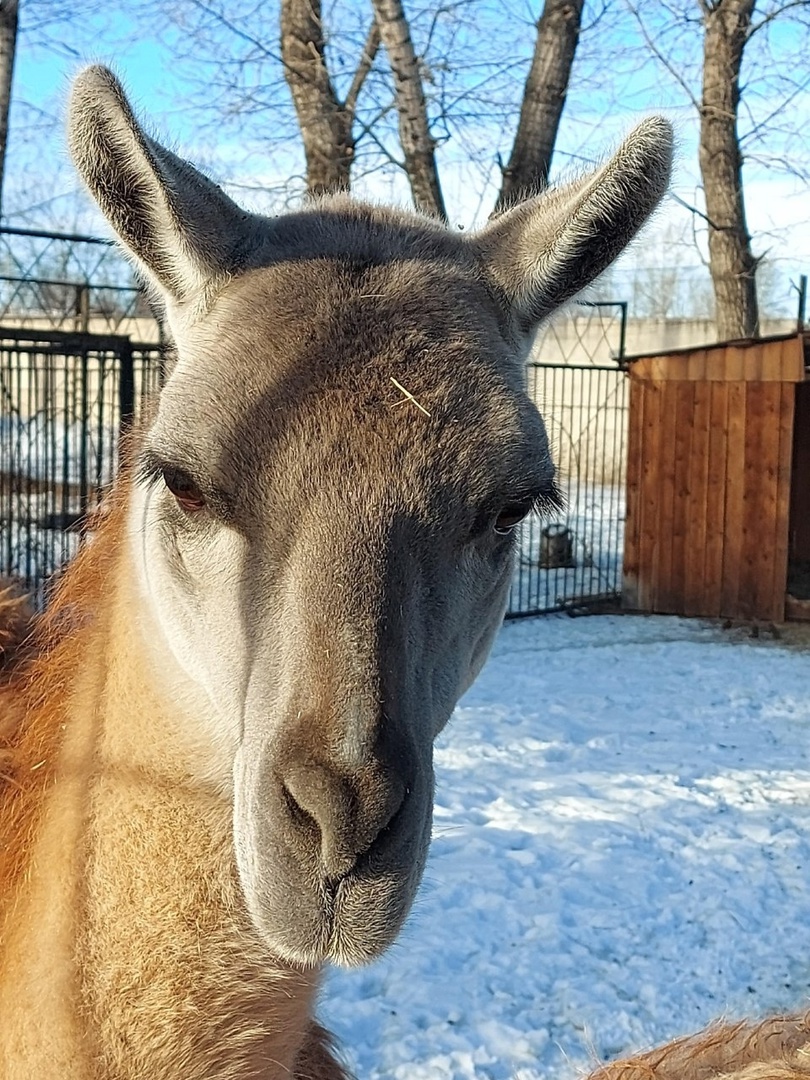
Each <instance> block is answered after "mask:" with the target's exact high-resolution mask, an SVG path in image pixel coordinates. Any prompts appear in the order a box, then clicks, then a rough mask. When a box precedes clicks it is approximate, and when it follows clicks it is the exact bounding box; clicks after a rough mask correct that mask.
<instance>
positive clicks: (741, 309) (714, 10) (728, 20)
mask: <svg viewBox="0 0 810 1080" xmlns="http://www.w3.org/2000/svg"><path fill="white" fill-rule="evenodd" d="M755 3H756V0H714V3H712V4H710V3H703V4H702V6H703V12H704V15H703V21H704V54H703V97H702V101H701V107H700V171H701V174H702V177H703V191H704V194H705V198H706V216H707V217H708V219H709V269H710V271H711V275H712V284H713V285H714V295H715V301H716V321H717V336H718V340H720V341H726V340H729V339H732V338H744V337H755V336H756V334H757V333H758V332H759V312H758V309H757V291H756V279H755V274H756V267H757V260H756V259H755V258H754V255H753V254H752V252H751V237H750V236H749V234H748V228H747V225H746V222H745V204H744V201H743V187H742V156H741V154H740V143H739V138H738V136H737V109H738V106H739V102H740V65H741V63H742V56H743V49H744V48H745V43H746V40H747V35H748V30H749V27H750V25H751V16H752V14H753V10H754V5H755Z"/></svg>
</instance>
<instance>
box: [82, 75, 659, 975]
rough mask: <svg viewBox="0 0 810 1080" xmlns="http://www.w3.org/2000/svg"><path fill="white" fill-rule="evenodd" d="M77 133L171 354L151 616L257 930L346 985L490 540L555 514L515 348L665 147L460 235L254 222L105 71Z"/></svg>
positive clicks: (383, 928)
mask: <svg viewBox="0 0 810 1080" xmlns="http://www.w3.org/2000/svg"><path fill="white" fill-rule="evenodd" d="M69 137H70V145H71V150H72V153H73V156H74V160H75V162H76V165H77V167H78V169H79V171H80V173H81V174H82V176H83V178H84V179H85V181H86V183H87V184H88V186H89V188H90V190H91V192H92V194H93V195H94V197H95V198H96V200H97V201H98V203H99V205H100V206H101V209H102V210H103V211H104V213H105V214H106V216H107V217H108V219H109V220H110V222H111V223H112V225H113V227H114V228H115V229H116V231H117V232H118V234H119V236H120V238H121V240H122V241H123V243H124V245H125V246H126V247H127V249H128V250H129V252H130V253H131V254H132V256H134V258H135V259H136V261H137V262H138V264H139V266H140V267H141V269H142V270H143V271H144V272H145V274H146V276H147V277H148V279H149V281H150V282H151V284H152V286H153V288H154V289H155V291H156V292H157V293H158V294H159V295H160V296H161V298H162V300H163V303H164V305H165V308H166V313H167V319H168V322H169V325H170V327H171V329H172V332H173V334H174V337H175V340H176V346H177V356H178V359H177V362H176V364H175V366H174V368H173V370H172V371H171V373H170V375H169V378H168V381H167V384H166V386H165V389H164V390H163V393H162V397H161V401H160V405H159V409H158V413H157V417H156V419H155V421H154V423H153V425H152V427H151V429H150V430H149V432H148V433H147V434H146V437H145V440H144V444H143V448H142V451H141V461H140V470H139V473H138V480H137V481H136V484H135V490H134V495H133V507H132V523H131V525H132V527H131V534H132V551H133V557H134V561H135V568H136V572H137V580H138V581H139V583H140V585H141V587H142V595H143V598H144V607H145V612H144V616H143V623H144V625H145V627H146V628H147V633H148V635H149V638H150V641H151V642H152V643H153V644H154V645H155V647H156V657H158V656H159V657H160V661H161V662H160V668H161V671H164V672H165V671H169V676H170V679H171V683H172V687H173V693H174V695H175V697H176V698H177V699H178V700H179V701H182V702H183V703H184V706H185V708H186V710H187V712H188V715H189V717H190V719H189V721H188V722H189V723H191V724H193V725H194V726H195V731H194V733H193V736H194V739H195V740H196V741H197V742H198V743H199V744H200V745H201V746H203V747H204V748H205V751H206V753H205V755H204V757H205V761H206V763H207V764H206V772H207V774H208V775H207V778H208V779H213V780H214V781H215V782H217V783H218V784H219V785H220V786H221V787H222V789H223V790H225V791H227V792H228V793H229V795H230V796H231V797H232V799H233V806H234V850H235V855H236V861H237V865H238V868H239V873H240V877H241V881H242V885H243V889H244V894H245V899H246V903H247V906H248V909H249V911H250V914H251V917H252V919H253V921H254V923H255V925H256V927H257V928H258V930H259V931H260V932H261V933H262V934H263V935H264V937H265V938H266V940H267V941H268V943H269V945H270V946H271V947H272V949H273V950H274V951H275V952H276V953H277V954H279V955H281V956H283V957H285V958H287V959H290V960H293V961H297V962H302V963H317V962H319V961H321V960H323V959H325V958H329V959H332V960H335V961H338V962H341V963H358V962H362V961H364V960H367V959H370V958H372V957H374V956H376V955H378V954H379V953H380V952H381V951H382V950H383V949H384V948H385V947H386V946H387V945H388V944H390V942H391V941H392V940H393V938H394V936H395V935H396V932H397V930H398V929H399V927H400V925H401V923H402V920H403V918H404V917H405V915H406V913H407V911H408V909H409V907H410V904H411V902H412V900H413V896H414V892H415V890H416V887H417V885H418V883H419V879H420V877H421V873H422V869H423V866H424V861H425V856H426V852H427V846H428V840H429V834H430V821H431V810H432V801H433V770H432V746H433V740H434V739H435V737H436V735H437V734H438V732H439V731H440V730H441V729H442V727H443V726H444V724H445V723H446V722H447V719H448V717H449V716H450V713H451V711H452V710H453V707H454V705H455V703H456V701H457V699H458V697H459V695H460V694H461V693H462V692H463V691H464V689H465V688H466V687H467V686H468V685H469V684H470V682H471V681H472V680H473V679H474V678H475V675H476V674H477V672H478V670H479V669H480V667H481V664H482V663H483V661H484V659H485V657H486V655H487V652H488V650H489V647H490V644H491V641H492V638H493V635H494V634H495V631H496V629H497V627H498V625H499V623H500V620H501V617H502V614H503V610H504V605H505V602H506V596H507V591H508V586H509V580H510V575H511V568H512V554H513V552H512V548H513V542H512V538H511V536H510V535H508V533H507V534H506V535H504V532H506V529H505V526H506V525H508V524H509V521H510V520H513V519H514V518H515V517H517V516H518V515H519V513H521V512H525V511H527V510H528V509H529V508H530V507H531V506H532V505H533V504H534V503H536V502H538V501H539V502H540V503H542V502H544V501H553V500H554V499H555V491H554V481H553V474H554V470H553V466H552V464H551V459H550V456H549V450H548V444H547V441H546V436H545V431H544V428H543V423H542V421H541V419H540V417H539V415H538V413H537V411H536V410H535V408H534V406H533V405H532V403H531V402H530V401H529V399H528V397H527V395H526V394H525V392H524V389H523V373H522V366H523V360H524V356H525V352H526V348H527V343H528V340H529V336H530V334H531V333H532V332H533V330H534V329H535V327H536V325H537V323H538V321H539V320H541V319H542V318H544V317H545V316H547V315H548V314H549V313H550V312H551V311H552V310H553V309H554V308H555V307H557V306H558V305H559V304H560V303H562V302H563V301H565V300H566V299H568V298H569V297H571V296H573V295H574V294H575V293H577V292H578V291H579V290H581V289H582V288H583V287H584V286H586V285H587V284H588V283H589V282H590V281H591V280H592V279H593V278H594V277H595V276H596V275H597V274H599V273H600V272H601V271H602V270H604V269H605V268H606V266H608V264H609V263H610V262H611V261H612V260H613V259H614V258H615V256H616V255H618V254H619V252H620V251H621V250H622V248H623V247H624V246H625V245H626V244H627V242H628V241H629V240H630V238H631V237H632V236H633V234H634V233H635V232H636V231H637V229H638V228H639V227H640V226H641V224H642V223H643V222H644V220H645V219H646V218H647V217H648V215H649V214H650V212H651V211H652V210H653V208H654V207H655V205H656V204H657V202H658V200H659V199H660V197H661V195H662V193H663V191H664V190H665V187H666V184H667V180H668V175H669V168H670V158H671V142H672V138H671V131H670V128H669V125H668V124H667V123H666V121H664V120H661V119H657V118H653V119H650V120H647V121H645V122H644V123H643V124H642V125H641V126H640V127H638V128H637V129H636V131H635V132H633V134H631V135H630V136H629V138H628V139H627V140H626V141H625V143H624V144H623V145H622V146H621V147H620V149H619V150H618V152H617V153H616V155H615V156H614V157H613V158H612V159H611V160H610V161H609V162H608V163H607V164H606V165H604V166H603V167H601V168H600V169H598V170H597V171H596V172H595V173H593V174H592V175H590V176H588V177H585V178H583V179H582V180H580V181H577V182H575V183H573V184H570V185H568V186H567V187H565V188H562V189H560V190H557V191H549V192H546V193H544V194H542V195H539V196H537V197H536V198H534V199H531V200H529V201H528V202H526V203H523V204H521V205H519V206H517V207H515V208H514V209H512V210H510V211H508V212H507V213H506V214H504V215H502V216H501V217H500V218H498V219H496V220H495V221H494V222H493V223H492V224H491V225H489V226H488V227H487V228H485V229H484V230H483V231H482V232H480V233H478V234H476V235H472V236H464V235H460V234H457V233H454V232H451V231H449V230H447V229H446V228H444V227H443V226H441V225H439V224H438V223H436V222H434V221H431V220H429V219H426V218H423V217H419V216H416V215H414V214H410V213H406V212H402V211H395V210H385V209H380V208H376V207H371V206H367V205H362V204H358V203H353V202H351V201H350V200H348V199H347V198H344V197H340V198H334V199H330V200H327V201H324V202H320V203H317V204H315V205H314V206H312V207H310V208H308V209H306V210H305V211H302V212H300V213H297V214H291V215H288V216H285V217H281V218H261V217H256V216H253V215H250V214H246V213H245V212H243V211H242V210H240V209H239V208H237V207H236V206H235V205H234V204H233V203H232V202H231V201H230V200H229V199H228V198H227V197H226V196H225V195H224V194H223V193H222V192H221V191H220V190H219V189H218V188H216V187H215V186H214V185H213V184H211V183H210V182H209V181H208V180H206V179H205V178H204V177H202V176H201V175H200V174H199V173H198V172H196V170H194V169H193V168H192V167H191V166H190V165H188V164H186V163H185V162H182V161H180V160H179V159H178V158H176V157H175V156H174V155H173V154H171V153H170V152H169V151H167V150H165V149H164V148H162V147H160V146H159V145H158V144H157V143H155V142H153V141H152V140H151V139H149V138H148V137H147V136H146V135H144V133H143V131H142V130H141V129H140V128H139V127H138V125H137V123H136V121H135V119H134V118H133V115H132V112H131V110H130V108H129V105H128V103H127V101H126V99H125V97H124V94H123V91H122V89H121V87H120V85H119V84H118V82H117V81H116V79H115V78H114V76H113V75H111V74H110V72H108V71H107V70H105V69H104V68H89V69H87V70H86V71H84V72H83V73H82V74H81V75H80V76H79V78H78V79H77V80H76V83H75V86H74V90H73V96H72V101H71V112H70V124H69ZM392 379H396V380H397V382H398V383H399V384H401V386H403V387H404V388H405V389H406V390H407V391H408V392H409V393H410V394H412V395H413V397H414V398H415V399H416V402H418V403H419V406H421V409H420V408H419V407H418V406H417V405H416V404H415V402H414V401H412V400H409V399H407V398H406V397H405V396H404V395H403V393H402V392H401V391H400V390H399V389H398V388H397V387H396V386H395V384H394V383H393V382H392ZM423 410H424V411H423ZM167 481H168V483H169V484H170V485H171V486H172V488H174V489H175V491H177V489H178V487H182V486H183V485H185V486H186V487H188V485H189V484H190V483H191V482H192V481H193V484H194V485H195V486H196V488H198V489H199V492H200V494H201V496H202V497H203V498H204V503H205V505H204V507H203V508H202V509H198V510H194V509H192V510H189V509H184V508H183V500H182V498H181V500H180V502H178V500H177V499H176V498H175V495H173V494H172V492H171V491H170V490H169V489H168V488H167ZM192 490H193V491H194V495H195V497H196V495H197V492H196V490H194V489H192ZM198 501H199V500H198ZM187 505H188V504H187ZM503 515H506V516H503ZM499 516H500V525H501V526H503V529H500V530H499V529H498V528H497V526H498V524H499ZM191 718H193V719H191Z"/></svg>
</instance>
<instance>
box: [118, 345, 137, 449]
mask: <svg viewBox="0 0 810 1080" xmlns="http://www.w3.org/2000/svg"><path fill="white" fill-rule="evenodd" d="M118 361H119V364H120V370H119V375H118V465H119V468H120V467H121V466H122V465H123V464H124V461H125V457H126V434H127V432H128V431H129V429H130V428H131V427H132V421H133V418H134V416H135V365H134V361H133V358H132V342H131V341H130V340H129V338H125V339H124V340H123V341H122V342H121V349H120V352H119V354H118Z"/></svg>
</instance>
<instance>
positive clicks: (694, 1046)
mask: <svg viewBox="0 0 810 1080" xmlns="http://www.w3.org/2000/svg"><path fill="white" fill-rule="evenodd" d="M808 1077H810V1014H804V1015H801V1016H772V1017H769V1018H768V1019H767V1020H763V1021H761V1022H760V1023H758V1024H749V1023H736V1024H719V1023H718V1024H713V1025H712V1026H711V1027H708V1028H706V1030H705V1031H702V1032H700V1033H699V1034H698V1035H691V1036H688V1037H687V1038H683V1039H675V1040H673V1041H672V1042H670V1043H667V1044H666V1045H665V1046H660V1047H658V1048H657V1049H655V1050H647V1051H645V1052H644V1053H640V1054H636V1055H634V1056H633V1057H630V1058H625V1059H624V1060H623V1061H614V1062H611V1063H610V1064H609V1065H604V1066H603V1067H602V1068H600V1069H598V1070H597V1071H596V1072H595V1073H592V1074H591V1076H590V1077H589V1078H588V1080H808Z"/></svg>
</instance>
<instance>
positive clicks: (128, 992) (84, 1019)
mask: <svg viewBox="0 0 810 1080" xmlns="http://www.w3.org/2000/svg"><path fill="white" fill-rule="evenodd" d="M119 569H120V571H121V572H117V573H116V574H115V575H114V578H113V586H112V588H111V589H110V590H109V592H108V594H107V596H108V603H107V610H106V612H105V613H104V615H103V617H100V618H98V619H97V620H96V626H95V629H94V631H93V633H91V634H87V635H86V643H85V648H84V652H83V655H82V656H81V657H78V658H77V660H78V663H77V671H76V676H75V678H74V680H73V684H72V686H71V690H70V699H69V705H68V706H67V707H66V709H65V711H64V725H65V731H64V738H63V742H62V746H61V749H60V750H59V754H58V761H57V762H56V764H55V766H54V768H53V774H52V780H51V783H50V787H49V789H48V792H47V795H46V797H45V802H44V804H43V807H42V813H41V815H40V820H39V828H38V833H37V838H36V841H35V844H34V846H33V848H32V852H31V856H30V861H29V865H28V871H27V873H26V875H25V880H24V883H23V885H22V886H21V887H20V890H19V895H18V899H17V904H16V907H15V911H14V916H13V920H10V922H9V926H10V928H12V931H11V932H10V933H9V934H8V935H7V940H6V942H5V958H4V965H3V971H2V975H0V1016H2V1017H3V1025H2V1026H3V1036H2V1039H0V1044H2V1045H0V1073H2V1075H3V1076H4V1077H5V1078H7V1080H22V1078H23V1077H25V1078H28V1077H30V1076H32V1075H39V1074H42V1075H45V1074H46V1073H49V1074H53V1075H57V1074H58V1075H60V1076H64V1077H65V1080H79V1078H81V1080H102V1078H103V1080H112V1078H115V1080H134V1078H135V1077H144V1076H148V1077H150V1078H154V1080H163V1078H164V1077H165V1078H167V1080H168V1077H172V1078H173V1077H175V1076H178V1075H179V1076H183V1078H184V1080H197V1078H200V1080H202V1078H206V1080H214V1078H217V1077H222V1078H223V1080H224V1078H225V1077H228V1078H229V1080H230V1078H233V1080H238V1078H239V1077H242V1076H245V1077H246V1076H251V1077H254V1076H261V1077H266V1078H267V1080H276V1078H277V1077H278V1078H279V1080H280V1078H281V1077H282V1076H283V1077H288V1076H289V1075H290V1073H292V1072H293V1070H294V1068H295V1059H296V1056H297V1054H298V1052H299V1049H300V1047H301V1044H302V1041H303V1039H304V1036H305V1034H306V1032H307V1028H308V1024H309V1020H308V1017H309V1009H310V1005H311V1001H312V997H313V995H314V990H315V984H316V981H317V973H312V972H310V973H304V972H300V971H296V970H293V969H292V968H290V967H289V966H285V965H283V964H281V963H280V962H278V961H274V960H273V958H272V957H270V956H269V955H268V954H267V951H266V949H265V948H264V946H263V945H262V943H261V941H260V940H259V939H258V937H257V935H256V933H255V932H254V930H253V928H252V926H251V925H250V923H249V920H248V918H247V915H246V913H245V909H244V904H243V901H242V897H241V893H240V890H239V886H238V882H237V879H236V875H235V868H234V861H233V854H232V840H231V807H230V800H229V798H228V796H227V793H225V792H223V790H222V788H221V785H218V784H215V783H213V782H211V781H209V782H206V781H205V780H204V779H201V778H200V772H199V769H198V768H197V766H198V765H199V762H200V757H199V755H200V747H199V746H198V745H196V744H195V740H194V739H193V738H190V737H189V736H188V735H187V734H186V732H187V730H188V729H189V725H188V724H184V721H185V720H189V719H190V718H189V717H188V716H184V715H183V713H182V711H180V710H178V707H177V705H176V704H175V703H174V702H171V701H169V700H167V695H166V693H165V685H166V681H165V680H159V681H160V682H161V686H159V687H158V686H156V685H155V681H154V678H153V670H154V668H153V665H152V663H151V658H150V657H149V655H148V649H147V647H146V646H145V644H144V636H145V635H144V634H143V633H141V632H140V629H139V626H138V618H137V611H138V607H137V603H136V598H135V597H134V596H133V595H132V593H131V590H132V585H131V580H132V576H131V574H128V573H127V572H126V568H125V567H124V565H123V563H122V564H121V565H120V567H119ZM3 1054H5V1055H6V1061H3Z"/></svg>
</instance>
